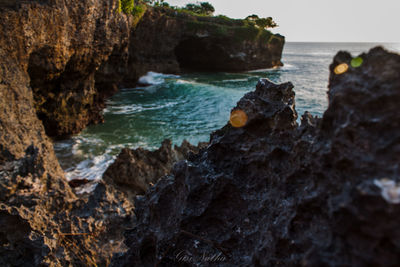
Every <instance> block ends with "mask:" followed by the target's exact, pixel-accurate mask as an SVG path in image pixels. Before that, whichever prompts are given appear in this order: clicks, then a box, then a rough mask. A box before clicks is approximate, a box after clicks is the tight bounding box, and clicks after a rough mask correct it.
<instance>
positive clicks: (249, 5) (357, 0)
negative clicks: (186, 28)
mask: <svg viewBox="0 0 400 267" xmlns="http://www.w3.org/2000/svg"><path fill="white" fill-rule="evenodd" d="M165 1H166V2H168V3H169V4H171V5H177V6H183V5H185V4H187V3H189V2H191V3H194V2H197V1H190V0H165ZM203 1H207V0H202V1H200V2H203ZM208 2H210V3H211V4H212V5H213V6H214V7H215V10H216V12H215V14H216V15H219V14H223V15H227V16H229V17H232V18H245V17H247V16H248V15H250V14H257V15H258V16H260V17H273V18H274V20H275V21H276V22H277V23H278V25H279V27H278V28H276V29H275V30H273V31H274V32H279V33H281V34H282V35H284V36H285V37H286V40H287V41H306V42H318V41H319V42H400V29H399V26H400V0H379V1H376V0H273V1H271V0H243V1H239V0H209V1H208Z"/></svg>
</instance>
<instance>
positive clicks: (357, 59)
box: [350, 57, 364, 68]
mask: <svg viewBox="0 0 400 267" xmlns="http://www.w3.org/2000/svg"><path fill="white" fill-rule="evenodd" d="M363 62H364V60H363V59H362V57H355V58H353V59H352V60H351V62H350V65H351V66H352V67H353V68H358V67H360V66H361V65H362V64H363Z"/></svg>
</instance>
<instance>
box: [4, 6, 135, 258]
mask: <svg viewBox="0 0 400 267" xmlns="http://www.w3.org/2000/svg"><path fill="white" fill-rule="evenodd" d="M117 8H118V5H117V1H108V0H107V1H106V0H95V1H68V3H65V1H59V0H52V1H5V2H4V1H1V2H0V47H1V49H0V62H1V64H0V107H1V111H0V266H40V265H42V264H44V265H59V266H68V265H69V264H73V265H77V264H81V265H85V266H89V265H93V264H94V262H96V263H98V264H103V265H105V264H106V263H107V262H108V261H109V259H110V256H111V255H112V253H114V252H121V251H124V248H123V247H124V245H123V244H120V243H118V242H121V241H122V238H123V237H122V235H121V233H122V231H123V225H124V224H123V223H124V222H127V223H129V218H130V217H131V215H132V211H133V208H132V205H131V203H126V201H125V200H120V197H119V194H120V193H119V192H116V191H115V190H114V189H113V188H111V187H108V186H107V185H104V184H103V185H99V186H98V187H97V188H96V191H95V193H94V194H93V195H91V196H89V195H87V196H83V197H82V198H81V199H78V198H77V197H76V196H75V194H74V193H73V192H72V190H71V188H70V186H69V185H68V183H67V181H66V180H65V177H64V173H63V171H62V170H61V168H60V166H59V164H58V161H57V159H56V157H55V155H54V151H53V147H52V146H53V145H52V143H51V141H50V140H49V138H48V137H47V136H46V133H45V129H46V132H47V133H48V134H52V135H57V136H61V135H64V134H65V133H73V132H76V131H79V130H80V129H82V128H83V127H84V126H86V124H87V123H89V122H94V121H98V119H99V111H100V109H101V105H100V104H99V103H100V102H98V99H100V98H101V97H100V96H99V94H98V92H96V91H95V90H94V79H93V75H94V73H95V71H96V68H98V67H99V66H100V65H101V63H102V62H103V61H105V60H106V59H107V57H108V56H109V55H110V54H111V53H112V51H113V48H114V46H117V45H118V42H119V38H116V36H123V35H124V34H127V33H126V32H124V30H126V29H125V28H124V27H120V26H121V25H120V24H124V23H125V24H126V23H127V19H126V17H124V16H123V15H120V14H119V13H118V12H117ZM100 37H101V38H100ZM126 38H127V37H126ZM42 122H43V124H44V126H45V127H43V124H42ZM112 224H114V225H113V226H112V227H111V225H112ZM119 227H120V228H119ZM111 241H115V242H114V243H110V242H111Z"/></svg>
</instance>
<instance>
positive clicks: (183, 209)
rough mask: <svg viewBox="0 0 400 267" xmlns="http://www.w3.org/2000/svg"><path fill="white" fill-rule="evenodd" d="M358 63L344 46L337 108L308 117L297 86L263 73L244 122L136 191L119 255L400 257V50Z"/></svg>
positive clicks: (239, 260)
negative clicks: (298, 102) (298, 104)
mask: <svg viewBox="0 0 400 267" xmlns="http://www.w3.org/2000/svg"><path fill="white" fill-rule="evenodd" d="M356 62H357V64H354V62H353V61H352V57H351V55H350V54H348V53H346V52H340V53H338V54H337V55H336V57H335V58H334V61H333V63H332V65H331V74H330V80H329V91H328V96H329V107H328V109H327V110H326V112H325V113H324V116H323V117H322V118H315V117H312V116H311V115H310V114H308V113H305V114H304V115H303V116H302V120H301V125H300V126H298V125H297V122H296V119H297V113H296V111H295V102H294V92H293V85H292V84H291V83H285V84H280V85H276V84H273V83H272V82H270V81H268V80H266V79H263V80H261V81H260V82H259V83H258V85H257V88H256V90H255V91H254V92H250V93H248V94H246V95H245V96H244V97H243V98H242V99H241V100H240V101H239V102H238V104H237V106H236V107H235V108H234V110H241V111H243V112H245V113H246V114H247V118H248V120H247V123H246V124H245V126H244V127H241V128H234V127H232V126H231V125H230V124H228V125H226V126H225V127H223V128H222V129H220V130H218V131H216V132H214V133H213V134H212V135H211V141H210V144H209V146H208V147H207V148H206V149H205V150H202V151H200V153H199V154H198V155H197V156H194V157H192V158H191V159H190V160H187V161H181V162H180V163H178V164H176V165H175V166H174V169H173V171H172V173H171V174H169V175H167V176H165V177H164V178H162V179H161V180H160V181H159V183H158V184H157V185H156V186H154V187H152V188H150V189H149V191H148V192H147V193H146V195H145V196H144V197H141V198H138V199H137V201H136V203H135V208H136V210H135V214H136V224H137V225H136V226H135V227H134V228H133V229H132V230H129V231H128V232H127V233H126V237H127V242H126V244H127V245H128V246H129V247H130V249H129V251H128V252H127V253H125V254H122V255H117V256H116V257H115V258H114V262H113V265H114V266H132V265H135V266H177V265H181V266H233V265H235V266H278V265H280V266H397V265H398V264H399V263H400V243H399V240H400V229H399V227H398V222H399V219H400V217H399V214H400V206H399V203H400V177H399V159H400V125H399V122H400V112H399V111H398V103H399V101H400V78H399V76H398V73H399V72H400V56H399V55H397V54H391V53H388V52H386V51H385V50H383V49H382V48H375V49H372V50H371V51H370V52H369V53H368V54H362V55H360V58H358V59H357V60H356ZM360 63H362V64H361V66H360ZM352 65H353V66H354V67H352Z"/></svg>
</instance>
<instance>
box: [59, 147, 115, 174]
mask: <svg viewBox="0 0 400 267" xmlns="http://www.w3.org/2000/svg"><path fill="white" fill-rule="evenodd" d="M114 159H115V156H111V155H110V154H107V153H105V154H103V155H99V156H96V157H94V158H93V159H86V160H84V161H81V162H80V163H79V164H78V165H77V166H76V167H75V168H70V169H68V170H66V174H65V176H66V178H67V179H68V180H72V179H88V180H90V181H96V180H100V179H101V177H102V176H103V173H104V172H105V171H106V169H107V168H108V166H110V164H111V163H112V162H113V161H114Z"/></svg>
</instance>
